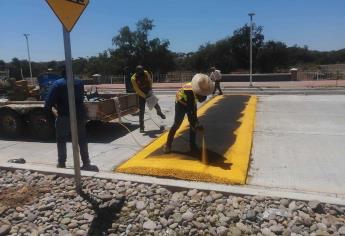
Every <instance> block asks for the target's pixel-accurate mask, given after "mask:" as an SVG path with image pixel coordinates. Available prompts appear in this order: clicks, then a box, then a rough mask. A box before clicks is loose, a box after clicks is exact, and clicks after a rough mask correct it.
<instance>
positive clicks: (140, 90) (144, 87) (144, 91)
mask: <svg viewBox="0 0 345 236" xmlns="http://www.w3.org/2000/svg"><path fill="white" fill-rule="evenodd" d="M131 82H132V85H133V88H134V91H135V93H136V94H137V95H138V97H139V125H140V133H143V132H144V129H145V126H144V115H145V104H146V99H148V98H149V97H150V96H152V78H151V75H150V73H149V72H148V71H146V70H144V68H143V67H142V66H141V65H138V66H137V67H136V69H135V74H134V75H133V76H132V78H131ZM154 108H155V109H156V111H157V115H159V116H160V117H161V118H162V119H165V115H164V114H163V112H162V110H161V108H160V106H159V104H158V103H157V104H156V105H155V106H154Z"/></svg>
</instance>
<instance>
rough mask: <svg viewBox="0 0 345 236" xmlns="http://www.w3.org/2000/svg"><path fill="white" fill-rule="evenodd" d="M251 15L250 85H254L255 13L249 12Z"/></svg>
mask: <svg viewBox="0 0 345 236" xmlns="http://www.w3.org/2000/svg"><path fill="white" fill-rule="evenodd" d="M248 15H249V16H250V74H249V86H250V87H253V16H255V13H249V14H248Z"/></svg>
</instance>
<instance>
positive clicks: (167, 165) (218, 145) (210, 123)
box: [116, 95, 257, 184]
mask: <svg viewBox="0 0 345 236" xmlns="http://www.w3.org/2000/svg"><path fill="white" fill-rule="evenodd" d="M256 101H257V98H256V96H247V95H233V96H217V97H215V98H213V99H211V100H210V101H209V102H207V103H206V104H205V105H203V106H202V107H201V108H200V109H199V110H198V117H199V121H200V123H201V124H203V125H204V127H205V135H206V136H205V137H206V145H207V149H208V162H209V163H208V164H207V165H204V164H203V163H202V162H201V157H199V156H192V155H191V154H190V153H188V148H189V145H188V133H189V125H188V120H187V119H185V120H184V121H183V123H182V125H181V127H180V129H179V130H178V131H177V133H176V135H175V140H174V143H173V151H172V153H169V154H164V152H163V147H164V145H165V143H166V140H167V135H168V133H167V132H166V133H164V134H162V135H161V136H160V137H159V138H157V139H156V140H154V141H153V142H152V143H151V144H149V145H148V146H146V147H145V148H144V149H143V150H141V151H140V152H139V153H137V154H136V155H135V156H134V157H132V158H131V159H130V160H128V161H127V162H125V163H124V164H122V165H121V166H120V167H118V168H117V169H116V171H117V172H122V173H132V174H140V175H152V176H164V177H173V178H179V179H186V180H194V181H205V182H214V183H226V184H245V182H246V178H247V171H248V165H249V158H250V152H251V146H252V140H253V128H254V122H255V110H256ZM199 141H200V140H199ZM199 146H200V144H199Z"/></svg>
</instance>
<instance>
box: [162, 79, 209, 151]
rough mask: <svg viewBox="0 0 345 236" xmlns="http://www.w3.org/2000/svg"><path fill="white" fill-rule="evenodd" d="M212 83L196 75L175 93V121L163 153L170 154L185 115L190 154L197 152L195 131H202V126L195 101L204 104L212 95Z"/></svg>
mask: <svg viewBox="0 0 345 236" xmlns="http://www.w3.org/2000/svg"><path fill="white" fill-rule="evenodd" d="M213 90H214V83H213V82H212V80H211V79H210V78H209V77H208V76H207V75H205V74H196V75H195V76H194V77H193V79H192V82H191V83H187V84H184V85H183V87H182V88H181V89H180V90H179V91H178V92H177V93H176V101H175V119H174V124H173V126H172V127H171V129H170V131H169V134H168V139H167V143H166V145H165V150H164V151H165V153H169V152H171V147H172V143H173V140H174V136H175V133H176V131H177V130H178V129H179V127H180V126H181V124H182V121H183V119H184V116H185V114H187V117H188V121H189V124H190V129H189V145H190V149H191V152H192V153H195V152H198V148H197V145H196V143H195V136H196V131H203V126H202V125H201V124H199V122H198V117H197V101H198V102H200V103H201V102H204V101H205V100H206V98H207V96H208V95H210V94H212V92H213Z"/></svg>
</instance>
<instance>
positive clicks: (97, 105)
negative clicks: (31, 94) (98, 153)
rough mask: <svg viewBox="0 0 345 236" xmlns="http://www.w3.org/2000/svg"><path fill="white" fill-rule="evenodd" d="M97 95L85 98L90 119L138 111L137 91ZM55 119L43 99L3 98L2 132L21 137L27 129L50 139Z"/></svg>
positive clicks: (107, 118) (103, 119) (0, 103)
mask: <svg viewBox="0 0 345 236" xmlns="http://www.w3.org/2000/svg"><path fill="white" fill-rule="evenodd" d="M98 98H99V100H97V101H86V102H85V108H86V115H87V119H88V121H101V122H109V121H112V120H115V119H117V118H119V116H120V117H121V116H124V115H128V114H132V113H136V112H137V111H138V98H137V95H136V94H99V96H98ZM54 120H55V117H54V115H53V113H51V114H47V112H45V110H44V102H43V101H5V100H2V101H1V100H0V134H1V135H2V136H6V137H9V138H19V137H22V136H23V135H24V134H23V132H24V130H27V131H28V132H30V136H32V137H34V138H37V139H47V138H50V137H52V136H53V135H54V132H55V128H54ZM25 128H27V129H25Z"/></svg>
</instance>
